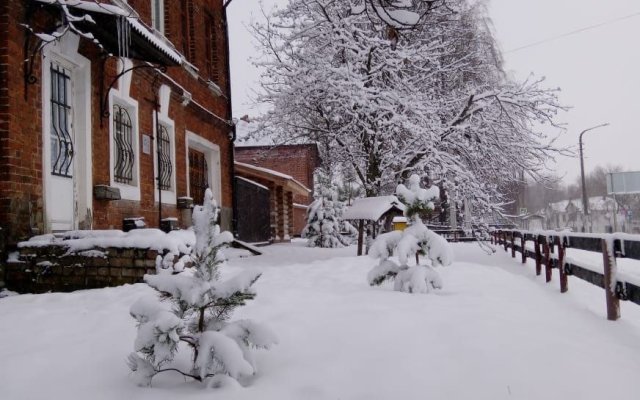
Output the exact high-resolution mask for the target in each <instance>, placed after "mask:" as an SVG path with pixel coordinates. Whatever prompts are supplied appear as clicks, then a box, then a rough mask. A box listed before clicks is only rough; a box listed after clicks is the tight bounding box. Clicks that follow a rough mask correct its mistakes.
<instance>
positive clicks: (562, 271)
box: [557, 237, 569, 293]
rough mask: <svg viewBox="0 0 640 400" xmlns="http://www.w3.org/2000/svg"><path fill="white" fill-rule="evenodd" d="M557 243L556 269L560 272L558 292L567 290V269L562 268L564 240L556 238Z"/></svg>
mask: <svg viewBox="0 0 640 400" xmlns="http://www.w3.org/2000/svg"><path fill="white" fill-rule="evenodd" d="M557 243H558V271H559V272H560V293H566V292H567V291H568V290H569V286H568V282H567V271H566V270H565V268H564V255H565V247H564V240H563V239H562V238H560V237H558V238H557Z"/></svg>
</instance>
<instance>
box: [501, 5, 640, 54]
mask: <svg viewBox="0 0 640 400" xmlns="http://www.w3.org/2000/svg"><path fill="white" fill-rule="evenodd" d="M637 16H640V11H638V12H635V13H633V14H629V15H625V16H623V17H618V18H615V19H612V20H609V21H605V22H601V23H599V24H594V25H589V26H585V27H584V28H580V29H576V30H575V31H571V32H567V33H563V34H561V35H558V36H552V37H550V38H547V39H543V40H540V41H537V42H533V43H529V44H527V45H524V46H521V47H516V48H515V49H511V50H507V51H505V52H503V54H507V53H514V52H516V51H520V50H524V49H528V48H529V47H534V46H539V45H541V44H544V43H548V42H553V41H556V40H558V39H562V38H565V37H567V36H571V35H576V34H578V33H582V32H585V31H589V30H592V29H596V28H600V27H602V26H605V25H610V24H614V23H616V22H620V21H624V20H626V19H630V18H633V17H637Z"/></svg>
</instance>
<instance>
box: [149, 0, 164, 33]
mask: <svg viewBox="0 0 640 400" xmlns="http://www.w3.org/2000/svg"><path fill="white" fill-rule="evenodd" d="M158 6H159V7H160V10H156V7H158ZM156 14H159V15H160V21H156ZM151 26H152V27H153V29H155V30H156V31H158V32H160V33H162V34H163V35H164V0H151Z"/></svg>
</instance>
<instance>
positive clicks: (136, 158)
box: [109, 72, 141, 201]
mask: <svg viewBox="0 0 640 400" xmlns="http://www.w3.org/2000/svg"><path fill="white" fill-rule="evenodd" d="M130 74H131V72H129V73H128V74H126V75H125V77H126V76H127V75H130ZM127 83H129V84H130V83H131V78H130V77H128V79H127V78H125V79H122V78H121V79H120V80H119V81H118V89H117V90H116V89H111V92H110V93H109V113H110V114H109V181H110V185H111V186H113V187H116V188H118V189H120V197H121V198H122V199H123V200H133V201H140V198H141V195H140V130H139V122H138V101H137V100H135V99H133V98H131V97H129V95H128V93H129V88H128V86H127ZM124 93H126V94H124ZM114 104H119V105H120V106H121V107H124V108H126V109H127V111H128V112H129V116H130V117H131V125H132V130H133V144H132V146H133V182H132V183H131V184H130V185H128V184H126V183H120V182H116V181H115V180H114V176H113V175H114V168H115V145H114V139H113V105H114Z"/></svg>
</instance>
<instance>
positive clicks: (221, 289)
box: [127, 189, 277, 386]
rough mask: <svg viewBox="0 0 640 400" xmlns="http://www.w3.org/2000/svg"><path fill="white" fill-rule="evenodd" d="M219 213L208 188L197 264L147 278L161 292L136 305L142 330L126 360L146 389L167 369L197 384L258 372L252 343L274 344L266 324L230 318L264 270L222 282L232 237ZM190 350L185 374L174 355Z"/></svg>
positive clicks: (198, 211)
mask: <svg viewBox="0 0 640 400" xmlns="http://www.w3.org/2000/svg"><path fill="white" fill-rule="evenodd" d="M217 216H218V209H217V207H216V205H215V203H214V201H213V194H212V193H211V190H209V189H207V191H206V193H205V200H204V205H203V206H199V207H196V208H195V209H194V211H193V221H194V226H193V229H194V231H195V234H196V244H195V248H194V251H193V254H192V260H191V261H192V263H193V267H192V268H185V269H184V270H183V271H182V272H178V273H173V270H169V269H158V274H157V275H145V277H144V280H145V282H146V283H147V284H148V285H149V286H151V287H152V288H154V289H155V290H157V291H158V293H159V296H158V297H153V298H150V297H143V298H141V299H140V300H138V301H137V302H136V303H134V304H133V305H132V306H131V310H130V313H131V316H132V317H133V318H135V320H136V321H137V322H138V334H137V336H136V339H135V343H134V348H135V352H134V353H131V354H130V355H129V358H128V360H127V361H128V365H129V367H130V368H131V370H132V371H133V372H134V376H135V377H136V380H137V382H138V384H140V385H142V386H149V385H150V384H151V380H152V378H153V377H154V376H155V375H157V374H159V373H160V372H165V371H174V372H179V373H181V374H183V375H184V376H186V377H191V378H193V379H195V380H198V381H204V380H206V379H207V378H210V377H213V376H216V377H217V378H220V376H221V375H228V376H230V377H231V378H234V379H239V378H242V377H244V376H249V375H252V374H253V373H255V371H256V365H255V362H254V359H253V356H252V352H251V348H269V347H270V346H271V345H273V344H275V343H276V341H277V339H276V337H275V335H274V334H273V333H272V332H271V331H270V330H269V329H268V328H266V327H264V326H261V325H259V324H257V323H255V322H253V321H249V320H239V321H233V322H232V321H229V318H230V317H231V314H232V312H233V310H234V309H235V308H236V307H238V306H241V305H244V303H245V301H246V300H250V299H253V298H254V296H255V293H254V292H253V291H252V289H251V286H252V285H253V283H254V282H255V281H256V280H257V279H258V278H259V277H260V273H258V272H255V271H245V272H242V273H240V274H238V275H236V276H234V277H233V278H231V279H227V280H221V279H220V271H219V268H220V266H221V264H222V263H223V262H224V258H223V255H222V253H221V249H222V248H223V247H225V246H226V245H227V244H228V243H229V242H230V241H231V240H232V239H233V237H232V236H231V234H230V233H229V232H220V227H219V226H218V225H216V223H215V221H216V219H217ZM185 347H189V348H190V349H191V351H192V357H191V361H192V365H191V369H190V370H188V371H184V370H182V369H181V368H179V366H176V365H172V361H173V360H174V357H175V356H176V353H177V352H178V351H179V350H180V349H184V348H185Z"/></svg>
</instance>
